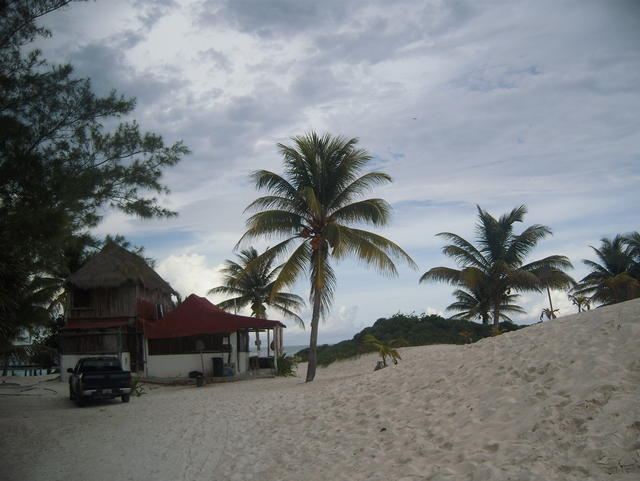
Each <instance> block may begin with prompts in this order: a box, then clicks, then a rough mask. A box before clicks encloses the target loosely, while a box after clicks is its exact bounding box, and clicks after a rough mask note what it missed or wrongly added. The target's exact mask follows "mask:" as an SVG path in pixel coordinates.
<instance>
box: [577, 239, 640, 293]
mask: <svg viewBox="0 0 640 481" xmlns="http://www.w3.org/2000/svg"><path fill="white" fill-rule="evenodd" d="M636 234H637V233H636ZM630 239H631V240H633V237H632V235H630V236H628V237H625V236H622V235H619V234H618V235H616V236H615V237H614V238H613V239H609V238H607V237H604V238H602V239H601V241H600V242H601V244H600V248H595V247H593V246H591V248H592V249H593V251H594V252H595V253H596V256H597V257H598V259H599V261H600V263H598V262H595V261H591V260H588V259H584V260H583V261H582V262H584V264H585V265H586V266H587V267H589V268H590V269H591V272H590V273H589V274H587V275H586V276H585V277H584V278H583V279H582V280H581V281H580V283H579V284H578V287H577V288H576V289H575V290H574V294H575V295H586V296H589V299H590V300H591V301H592V302H599V303H601V305H609V304H615V303H617V302H623V301H628V300H629V299H634V298H636V297H640V281H639V280H638V279H637V278H635V277H634V272H636V271H637V262H636V261H635V260H634V244H633V243H631V244H630V243H629V240H630Z"/></svg>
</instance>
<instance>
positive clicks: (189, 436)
mask: <svg viewBox="0 0 640 481" xmlns="http://www.w3.org/2000/svg"><path fill="white" fill-rule="evenodd" d="M402 356H403V361H401V362H400V364H399V365H397V366H391V367H389V368H388V369H383V370H381V371H377V372H372V370H373V367H374V365H375V361H376V358H375V356H374V355H367V356H364V357H362V358H360V359H358V360H355V361H347V362H342V363H337V364H335V365H332V366H330V367H329V368H327V369H320V370H319V372H318V376H317V378H316V381H314V382H313V383H311V384H305V383H303V382H302V379H303V376H302V375H301V377H300V378H289V379H264V380H256V381H246V382H239V383H230V384H220V385H210V386H206V387H203V388H195V387H188V388H184V387H182V388H165V387H163V388H155V389H152V390H151V391H150V393H149V394H146V395H144V396H142V397H139V398H132V400H131V402H130V403H129V404H122V403H120V402H119V401H113V402H105V403H99V404H95V405H91V406H88V407H85V408H76V407H75V406H74V405H73V404H72V403H71V402H70V401H69V400H68V399H67V398H66V386H64V385H63V384H62V383H59V382H51V381H46V382H43V383H40V384H38V385H36V386H33V387H32V389H30V390H29V391H24V387H22V388H21V387H16V386H7V385H5V386H4V387H2V386H1V385H0V409H1V411H0V412H1V413H2V417H1V419H0V429H1V430H2V436H1V441H0V453H2V464H1V465H0V466H1V467H0V478H2V479H8V480H9V479H11V480H43V481H44V480H46V481H55V480H65V481H75V480H78V481H80V480H89V479H91V480H96V481H99V480H114V479H117V480H128V479H130V480H136V481H138V480H158V481H161V480H238V481H244V480H254V479H255V480H261V481H271V480H273V481H275V480H330V481H338V480H394V481H398V480H403V481H409V480H456V481H458V480H474V481H479V480H491V481H497V480H514V481H515V480H517V481H527V480H532V481H533V480H536V481H547V480H563V481H564V480H580V481H583V480H634V481H637V480H638V479H640V300H636V301H632V302H627V303H624V304H619V305H617V306H612V307H609V308H603V309H597V310H594V311H591V312H587V313H584V314H582V315H579V316H568V317H565V318H562V319H558V320H556V321H551V322H546V323H545V324H539V325H535V326H531V327H529V328H526V329H524V330H521V331H518V332H513V333H509V334H504V335H502V336H499V337H496V338H491V339H485V340H483V341H481V342H478V343H476V344H473V345H469V346H431V347H414V348H405V349H403V350H402ZM15 379H16V378H5V380H6V381H9V382H12V381H13V380H15ZM25 379H27V381H25ZM21 380H22V382H23V383H24V382H26V383H28V384H29V383H34V382H35V378H21ZM49 389H53V390H54V391H58V392H59V393H58V394H55V393H54V392H52V391H50V390H49ZM147 390H148V391H149V388H147Z"/></svg>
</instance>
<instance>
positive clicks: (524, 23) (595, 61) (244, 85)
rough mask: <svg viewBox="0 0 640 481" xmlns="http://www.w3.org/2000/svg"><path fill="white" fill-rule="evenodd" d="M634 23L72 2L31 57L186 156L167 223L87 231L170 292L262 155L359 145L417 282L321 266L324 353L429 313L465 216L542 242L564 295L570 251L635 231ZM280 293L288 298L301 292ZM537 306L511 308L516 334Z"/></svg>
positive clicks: (597, 9)
mask: <svg viewBox="0 0 640 481" xmlns="http://www.w3.org/2000/svg"><path fill="white" fill-rule="evenodd" d="M112 3H113V5H112ZM639 8H640V7H638V3H637V2H633V1H620V2H614V3H611V2H608V3H604V2H598V1H589V0H587V1H570V2H568V3H566V2H565V3H559V2H552V1H549V0H542V1H540V2H523V1H501V0H498V1H494V2H489V3H487V2H483V3H478V2H473V1H470V0H469V1H467V0H458V1H447V2H443V1H440V0H429V1H414V0H402V1H400V2H393V3H390V2H388V1H385V0H371V1H366V2H360V1H344V0H328V1H327V2H322V3H319V2H299V1H297V0H274V1H270V2H263V1H259V0H255V1H232V0H228V1H200V0H193V1H189V2H165V3H163V4H162V5H161V6H159V7H157V8H156V3H155V2H150V1H142V2H141V1H132V2H108V3H105V2H91V3H79V4H77V5H74V6H73V7H71V8H68V9H66V10H65V11H64V12H61V13H60V15H57V14H56V15H54V16H51V18H47V17H45V20H46V21H47V22H49V23H48V25H49V26H50V27H51V29H52V31H53V34H54V36H53V38H52V39H50V40H46V41H45V42H44V43H43V44H42V45H43V48H44V50H45V55H46V56H47V57H49V58H52V59H59V61H67V60H68V61H71V62H72V63H73V64H74V65H76V69H77V72H78V73H79V74H80V75H87V76H90V77H91V78H92V81H93V83H94V85H95V86H96V89H98V90H101V91H105V92H106V91H108V90H110V89H111V88H113V87H115V88H117V89H119V90H120V91H122V93H124V94H126V95H132V96H136V97H137V98H138V108H137V109H136V111H135V113H134V117H135V118H136V119H137V120H139V121H140V124H141V126H142V128H143V129H145V130H151V131H156V132H158V133H160V134H162V135H163V136H164V137H165V139H166V140H167V141H171V142H173V141H174V140H177V139H184V141H185V143H186V144H187V145H188V146H189V147H190V148H191V150H192V151H193V154H192V155H190V156H189V157H187V158H185V159H184V160H183V161H182V162H181V163H180V164H179V165H178V166H176V167H175V168H173V169H171V170H169V171H167V172H166V173H165V176H164V181H165V182H166V183H167V184H168V185H169V187H170V188H171V191H172V193H171V195H170V196H169V197H168V198H167V199H165V202H166V204H167V205H168V206H169V207H170V208H173V209H176V210H178V211H179V212H180V216H179V217H178V218H175V219H168V220H167V219H165V220H154V221H145V222H143V221H140V220H137V219H131V218H125V217H124V216H122V215H121V214H113V213H109V214H108V215H107V217H106V218H105V222H104V223H103V224H102V225H101V226H100V230H101V232H103V233H108V232H120V233H123V234H126V235H129V236H130V237H132V238H133V239H135V240H136V243H139V244H143V245H145V244H147V245H148V246H149V248H148V252H149V255H151V256H153V257H156V258H157V259H158V260H159V261H160V262H159V265H163V264H164V265H166V266H168V267H166V268H167V269H169V270H168V271H167V275H170V276H174V277H175V279H176V280H175V282H177V283H178V284H176V285H183V287H182V288H181V289H182V290H185V293H188V292H187V291H196V292H201V293H202V292H205V291H206V290H207V289H209V288H210V287H212V286H213V285H214V284H215V282H214V280H215V279H216V278H215V275H216V274H215V273H216V272H217V271H216V267H212V266H218V265H219V264H221V263H222V262H223V261H224V259H226V258H228V257H231V256H232V249H233V246H234V245H235V243H236V242H237V240H238V239H239V238H240V236H241V235H242V233H243V232H244V229H245V225H244V220H245V219H246V215H245V214H243V210H244V208H245V207H246V205H248V204H249V202H251V201H252V200H253V199H255V198H256V197H257V196H258V195H260V194H259V193H258V192H256V190H255V189H254V187H253V185H252V183H251V181H250V179H249V174H250V172H251V171H253V170H255V169H258V168H266V169H270V170H274V171H276V172H281V171H282V166H281V159H280V155H279V153H278V150H277V147H276V144H277V143H278V142H285V143H287V142H288V141H289V140H288V139H289V138H290V137H291V136H294V135H299V134H301V133H304V132H305V131H308V130H317V131H321V132H322V131H329V132H331V133H335V134H342V135H345V136H347V137H358V138H359V139H360V146H361V147H363V148H365V149H367V150H368V151H369V152H371V154H372V155H373V157H374V160H373V162H372V163H371V165H370V168H371V169H374V168H375V169H380V170H383V171H385V172H387V173H389V174H390V175H391V176H392V177H393V179H394V183H393V184H391V185H389V186H385V187H384V188H380V189H376V190H375V191H374V192H372V193H371V196H375V197H383V198H385V199H387V200H388V201H389V202H391V203H392V205H393V207H394V217H393V219H392V222H391V224H390V225H389V226H388V227H386V228H385V229H379V230H378V229H375V230H376V231H379V233H381V234H383V235H385V236H388V237H389V238H391V239H392V240H393V241H395V242H397V243H398V244H400V246H402V247H403V248H404V249H405V250H407V251H408V252H409V254H411V255H412V256H413V257H414V258H415V260H416V261H417V262H418V264H419V265H420V271H419V272H411V271H409V270H407V269H406V268H405V267H401V269H400V270H401V272H400V275H399V277H398V278H396V279H386V278H381V277H378V276H377V275H374V273H373V272H372V271H371V270H368V269H365V268H363V266H362V265H360V264H358V263H357V262H351V261H348V262H342V263H340V264H337V265H336V272H337V274H338V290H337V292H336V298H335V308H334V310H333V311H332V312H331V314H330V317H329V318H328V319H327V323H326V324H325V326H324V327H323V326H321V331H320V332H321V334H320V335H321V339H323V342H324V340H325V339H331V340H337V339H333V338H332V337H331V336H339V335H341V336H344V338H350V337H351V336H352V335H353V333H355V331H357V330H360V329H361V327H363V326H365V325H370V324H371V323H373V322H374V321H375V320H376V319H377V318H379V317H383V316H389V315H392V314H393V313H395V312H398V311H401V312H411V311H415V312H426V311H427V310H428V309H434V310H436V311H443V310H444V309H445V308H446V306H447V305H449V304H450V303H451V302H452V301H453V299H452V298H451V291H452V289H451V287H450V286H445V285H437V284H429V285H418V283H417V280H418V277H419V275H420V274H422V273H423V272H424V271H426V270H427V269H428V268H430V267H434V266H438V265H448V264H447V259H446V258H445V257H444V256H443V255H442V254H441V252H440V249H441V247H442V242H441V239H439V238H437V237H435V234H436V233H438V232H442V231H450V232H455V233H457V234H460V235H462V236H463V237H465V238H473V235H474V232H473V226H474V224H475V222H476V215H477V213H476V209H475V205H476V204H479V205H480V206H482V207H483V208H485V209H487V210H489V211H490V212H491V213H492V214H494V215H500V214H502V213H504V212H507V211H509V210H511V209H513V208H514V207H516V206H518V205H521V204H526V205H527V206H528V207H529V213H528V215H527V217H526V219H525V223H524V224H523V226H526V225H530V224H533V223H541V224H545V225H549V226H550V227H551V228H552V229H553V231H554V233H555V235H554V236H553V237H551V238H549V239H545V240H544V241H542V242H541V243H540V245H539V247H538V248H537V249H535V250H534V252H532V258H540V257H543V256H544V255H548V254H564V255H568V256H569V257H570V258H571V260H572V261H573V262H574V264H576V269H575V271H574V275H575V276H576V277H582V276H583V275H584V274H585V270H584V268H583V267H582V265H581V262H580V259H581V258H583V257H589V256H590V252H589V248H588V247H587V246H588V245H589V244H591V245H597V243H598V240H599V238H600V237H602V236H605V235H607V236H611V235H614V234H615V233H617V232H626V231H629V230H632V229H633V228H634V226H635V225H636V224H637V213H636V210H637V209H635V206H636V205H637V185H638V183H640V162H639V161H640V154H639V152H638V145H639V142H640V133H639V132H638V129H637V125H638V124H639V123H640V117H639V114H638V112H640V69H638V58H640V33H639V32H640V15H638V9H639ZM161 238H162V240H161ZM270 241H271V242H272V241H273V240H270ZM266 242H267V241H266V240H262V241H256V243H257V244H259V245H264V244H265V243H266ZM165 263H166V264H165ZM185 265H187V266H190V267H189V268H188V269H187V268H183V267H184V266H185ZM189 279H191V280H189ZM196 279H211V281H207V282H206V285H205V282H204V280H203V281H202V283H200V282H199V281H198V282H196ZM190 282H193V283H192V284H190ZM216 282H217V281H216ZM297 289H298V293H299V294H301V295H302V296H303V297H305V298H306V297H307V295H308V291H307V289H308V286H307V283H301V284H300V286H299V287H297ZM559 295H560V296H562V294H559ZM544 297H545V296H544V295H542V294H541V295H540V296H538V295H537V294H536V295H530V296H529V297H528V298H527V299H525V300H524V304H525V305H526V306H527V309H528V312H529V314H528V315H527V316H525V317H526V318H527V319H528V320H531V321H535V320H536V319H537V318H538V316H539V310H540V309H541V306H542V305H543V304H544V302H543V301H544ZM558 302H559V303H560V304H559V305H560V306H561V308H562V309H563V310H564V309H565V308H568V307H570V306H566V305H565V304H562V303H563V302H565V301H563V300H562V299H560V298H558ZM566 302H568V301H566ZM349 313H350V314H349ZM308 314H309V313H307V314H305V315H306V316H307V317H306V318H305V319H308V318H309V317H310V316H309V315H308ZM341 316H342V317H341ZM345 316H346V317H345ZM323 329H324V331H323ZM294 332H296V331H295V330H294V329H293V328H291V329H288V335H293V333H294ZM323 332H324V333H326V334H324V333H323ZM295 335H296V336H300V338H301V339H302V337H304V338H307V337H308V332H299V333H298V334H295ZM323 336H325V337H323Z"/></svg>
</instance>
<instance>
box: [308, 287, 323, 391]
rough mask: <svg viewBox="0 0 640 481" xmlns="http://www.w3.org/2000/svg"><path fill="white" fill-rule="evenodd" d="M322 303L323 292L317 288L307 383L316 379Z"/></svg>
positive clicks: (314, 298)
mask: <svg viewBox="0 0 640 481" xmlns="http://www.w3.org/2000/svg"><path fill="white" fill-rule="evenodd" d="M321 302H322V292H321V290H320V289H319V288H318V286H316V290H315V293H314V295H313V314H312V316H311V338H310V339H309V363H308V365H307V379H306V382H311V381H313V378H314V377H316V365H317V363H318V357H317V348H316V346H317V345H318V324H319V321H320V303H321Z"/></svg>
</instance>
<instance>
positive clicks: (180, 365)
mask: <svg viewBox="0 0 640 481" xmlns="http://www.w3.org/2000/svg"><path fill="white" fill-rule="evenodd" d="M229 342H230V343H231V363H232V364H236V360H237V355H236V352H237V344H238V343H237V336H236V335H235V333H232V334H231V335H230V336H229ZM145 344H147V343H146V342H145ZM145 352H146V353H148V352H149V351H148V344H147V345H145ZM240 354H241V357H242V354H247V353H240ZM214 357H217V358H222V359H223V360H224V363H225V366H226V365H227V363H228V361H229V353H227V352H224V353H222V352H203V353H202V356H200V354H199V353H195V354H165V355H155V356H153V355H149V354H147V363H146V373H147V376H149V377H160V378H186V377H188V376H189V373H190V372H191V371H200V372H203V365H204V375H205V376H213V361H212V359H213V358H214ZM246 363H248V360H247V361H245V364H246ZM244 370H245V371H246V367H245V369H244ZM234 371H235V374H238V372H243V371H238V366H235V370H234Z"/></svg>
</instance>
